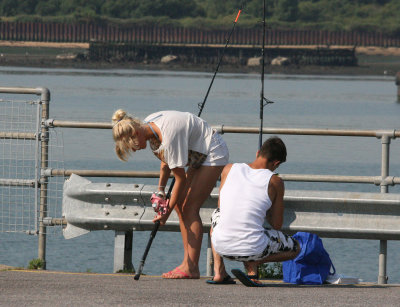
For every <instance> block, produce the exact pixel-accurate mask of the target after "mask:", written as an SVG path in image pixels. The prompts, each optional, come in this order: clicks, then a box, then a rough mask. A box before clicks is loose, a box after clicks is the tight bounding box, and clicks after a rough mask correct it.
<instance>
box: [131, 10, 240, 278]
mask: <svg viewBox="0 0 400 307" xmlns="http://www.w3.org/2000/svg"><path fill="white" fill-rule="evenodd" d="M242 10H243V5H242V6H241V7H240V9H239V11H238V13H237V15H236V18H235V21H234V22H233V27H232V30H231V31H230V33H229V35H228V38H227V40H226V43H225V47H224V49H223V51H222V55H221V57H220V59H219V61H218V65H217V68H216V69H215V72H214V75H213V77H212V80H211V83H210V85H209V87H208V90H207V93H206V96H205V97H204V100H203V102H201V103H198V107H199V113H198V115H197V116H198V117H200V115H201V113H202V112H203V109H204V106H205V104H206V101H207V98H208V95H209V93H210V90H211V87H212V85H213V83H214V79H215V76H216V75H217V73H218V69H219V66H220V65H221V62H222V59H223V57H224V54H225V50H226V49H227V46H228V44H229V41H230V39H231V37H232V33H233V31H234V29H235V26H236V23H237V21H238V20H239V16H240V13H241V12H242ZM174 184H175V177H174V178H172V181H171V185H170V186H169V189H168V193H167V195H166V196H165V199H163V198H161V197H160V196H157V195H154V194H153V196H152V199H153V200H154V201H155V203H153V200H152V205H153V207H155V210H157V208H161V209H160V210H162V211H158V212H157V213H158V214H161V215H163V214H165V213H166V210H168V203H169V199H170V198H171V193H172V188H173V187H174ZM154 196H155V197H154ZM154 204H156V205H155V206H154ZM165 204H166V205H165ZM163 206H165V207H163ZM160 212H161V213H160ZM159 227H160V221H156V222H155V223H154V228H153V230H152V231H151V233H150V239H149V241H148V242H147V245H146V249H145V251H144V253H143V256H142V260H141V261H140V266H139V269H138V272H137V273H136V275H135V277H134V279H135V280H139V278H140V275H141V274H142V271H143V267H144V263H145V261H146V258H147V254H148V253H149V250H150V247H151V244H152V243H153V239H154V238H155V236H156V234H157V231H158V228H159Z"/></svg>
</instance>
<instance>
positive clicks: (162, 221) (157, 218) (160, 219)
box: [153, 214, 169, 225]
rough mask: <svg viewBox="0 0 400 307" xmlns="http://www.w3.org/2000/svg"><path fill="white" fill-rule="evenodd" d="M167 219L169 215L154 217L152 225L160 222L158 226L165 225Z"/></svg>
mask: <svg viewBox="0 0 400 307" xmlns="http://www.w3.org/2000/svg"><path fill="white" fill-rule="evenodd" d="M168 217H169V214H164V215H159V214H158V215H156V216H155V217H154V219H153V223H155V222H157V221H160V225H165V223H166V222H167V220H168Z"/></svg>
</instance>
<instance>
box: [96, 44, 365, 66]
mask: <svg viewBox="0 0 400 307" xmlns="http://www.w3.org/2000/svg"><path fill="white" fill-rule="evenodd" d="M223 52H225V53H224V63H226V64H231V65H238V66H241V65H247V64H248V61H249V59H251V58H259V57H260V56H261V50H260V46H230V47H229V48H227V49H225V51H224V46H223V45H195V44H185V45H179V44H162V45H161V44H159V45H152V44H136V43H108V42H91V43H90V47H89V54H88V57H89V59H90V60H91V61H106V62H126V61H128V62H136V63H155V64H157V63H160V62H161V59H162V58H163V57H165V56H168V55H171V56H173V57H176V59H175V61H177V62H180V63H191V64H201V65H205V64H216V63H218V61H219V59H220V57H221V55H222V54H223ZM278 57H284V58H287V64H291V65H326V66H355V65H357V58H356V55H355V50H354V48H326V47H311V48H305V47H303V48H299V47H289V48H278V47H267V48H266V51H265V59H266V63H267V64H269V63H271V62H272V60H273V59H276V58H278Z"/></svg>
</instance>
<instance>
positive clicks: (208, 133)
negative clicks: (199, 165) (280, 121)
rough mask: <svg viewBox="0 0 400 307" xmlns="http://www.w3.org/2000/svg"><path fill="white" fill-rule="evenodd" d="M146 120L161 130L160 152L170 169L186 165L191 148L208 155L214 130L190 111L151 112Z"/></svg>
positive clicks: (157, 151) (158, 151)
mask: <svg viewBox="0 0 400 307" xmlns="http://www.w3.org/2000/svg"><path fill="white" fill-rule="evenodd" d="M145 122H153V123H154V124H155V125H157V127H158V128H159V129H160V131H161V135H162V143H161V145H160V147H159V148H158V149H157V150H156V151H155V152H156V153H160V154H161V156H162V157H163V159H162V160H163V161H164V162H165V163H167V164H168V166H169V168H170V169H173V168H176V167H182V168H183V167H185V166H186V165H187V163H188V153H189V150H191V151H194V152H198V153H201V154H204V155H208V153H209V148H210V142H211V137H212V134H213V131H212V129H211V127H210V126H209V125H208V124H207V122H206V121H204V120H203V119H201V118H200V117H198V116H195V115H194V114H192V113H189V112H179V111H160V112H156V113H153V114H150V115H149V116H147V117H146V118H145Z"/></svg>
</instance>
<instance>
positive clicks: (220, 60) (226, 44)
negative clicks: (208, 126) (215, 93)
mask: <svg viewBox="0 0 400 307" xmlns="http://www.w3.org/2000/svg"><path fill="white" fill-rule="evenodd" d="M242 10H243V4H242V6H241V7H240V9H239V11H238V13H237V15H236V19H235V21H234V22H233V26H232V29H231V31H230V32H229V35H228V37H227V39H226V42H225V47H224V49H223V50H222V54H221V56H220V58H219V61H218V65H217V68H216V69H215V71H214V75H213V77H212V79H211V83H210V86H209V87H208V90H207V93H206V96H205V97H204V100H203V102H202V103H199V104H198V106H199V114H198V115H197V116H198V117H200V115H201V112H203V108H204V105H205V104H206V101H207V98H208V94H210V90H211V87H212V85H213V83H214V79H215V76H216V75H217V73H218V70H219V66H220V65H221V62H222V59H223V58H224V55H225V50H226V49H227V47H228V44H229V41H230V40H231V37H232V34H233V31H234V30H235V27H236V23H237V21H238V20H239V16H240V13H241V12H242Z"/></svg>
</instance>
